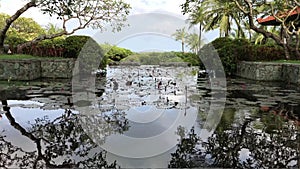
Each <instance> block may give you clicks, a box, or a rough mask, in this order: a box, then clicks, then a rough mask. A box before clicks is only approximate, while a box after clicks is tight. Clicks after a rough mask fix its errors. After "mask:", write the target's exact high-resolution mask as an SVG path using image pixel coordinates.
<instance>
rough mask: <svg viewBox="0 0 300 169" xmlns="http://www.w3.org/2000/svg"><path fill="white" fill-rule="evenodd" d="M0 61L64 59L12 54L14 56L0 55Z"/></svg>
mask: <svg viewBox="0 0 300 169" xmlns="http://www.w3.org/2000/svg"><path fill="white" fill-rule="evenodd" d="M0 59H64V58H63V57H39V56H32V55H23V54H14V55H0Z"/></svg>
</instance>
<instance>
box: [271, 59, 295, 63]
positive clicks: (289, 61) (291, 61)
mask: <svg viewBox="0 0 300 169" xmlns="http://www.w3.org/2000/svg"><path fill="white" fill-rule="evenodd" d="M271 62H275V63H295V64H300V60H274V61H271Z"/></svg>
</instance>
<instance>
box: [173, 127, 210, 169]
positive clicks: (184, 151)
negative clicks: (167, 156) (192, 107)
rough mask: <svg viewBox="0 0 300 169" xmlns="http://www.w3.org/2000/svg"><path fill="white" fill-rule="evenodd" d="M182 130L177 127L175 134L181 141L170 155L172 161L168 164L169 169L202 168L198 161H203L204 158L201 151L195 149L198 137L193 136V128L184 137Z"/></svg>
mask: <svg viewBox="0 0 300 169" xmlns="http://www.w3.org/2000/svg"><path fill="white" fill-rule="evenodd" d="M183 132H184V128H183V127H181V126H179V127H178V132H177V134H179V135H180V137H181V139H180V142H179V144H177V150H176V152H175V153H172V154H171V156H172V159H171V161H170V163H169V166H168V167H169V168H194V167H200V166H201V167H203V165H201V163H200V161H204V156H203V154H202V152H201V151H199V150H198V149H197V148H196V145H197V144H198V143H199V137H197V134H195V131H194V128H192V129H191V131H190V133H188V134H187V135H185V133H183Z"/></svg>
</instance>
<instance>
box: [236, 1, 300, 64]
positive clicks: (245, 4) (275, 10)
mask: <svg viewBox="0 0 300 169" xmlns="http://www.w3.org/2000/svg"><path fill="white" fill-rule="evenodd" d="M234 2H235V3H236V5H237V7H238V9H239V10H240V11H242V12H243V13H244V15H245V16H246V17H247V19H248V22H249V26H250V28H251V29H252V30H254V31H255V32H257V33H260V34H262V35H263V36H264V37H265V38H271V39H273V40H274V41H275V42H276V43H277V44H278V45H280V46H282V47H284V49H285V51H286V53H285V55H286V59H290V55H291V54H296V56H297V58H300V52H299V44H300V40H299V34H300V29H299V25H300V23H299V19H298V17H296V18H295V19H291V17H290V14H291V13H292V12H293V11H294V10H296V9H297V8H299V6H300V2H298V1H297V0H293V1H280V0H274V1H272V3H270V4H267V5H268V6H269V10H266V11H265V15H272V16H273V17H274V18H276V20H277V21H278V22H279V26H280V29H281V33H280V34H276V33H272V32H269V31H267V30H265V29H263V28H260V27H258V26H257V25H255V23H254V19H255V16H256V15H257V14H256V12H257V10H256V7H257V6H259V5H261V4H265V3H264V1H258V2H252V1H250V0H243V1H240V0H234ZM293 36H295V39H296V43H295V44H296V45H293V44H292V43H291V42H292V38H293Z"/></svg>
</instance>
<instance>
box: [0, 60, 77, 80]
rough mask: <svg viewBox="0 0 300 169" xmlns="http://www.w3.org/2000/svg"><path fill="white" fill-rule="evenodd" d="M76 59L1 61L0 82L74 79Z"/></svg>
mask: <svg viewBox="0 0 300 169" xmlns="http://www.w3.org/2000/svg"><path fill="white" fill-rule="evenodd" d="M74 65H75V59H72V58H70V59H69V58H66V59H48V58H45V59H1V60H0V80H35V79H39V78H72V71H73V67H74Z"/></svg>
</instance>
